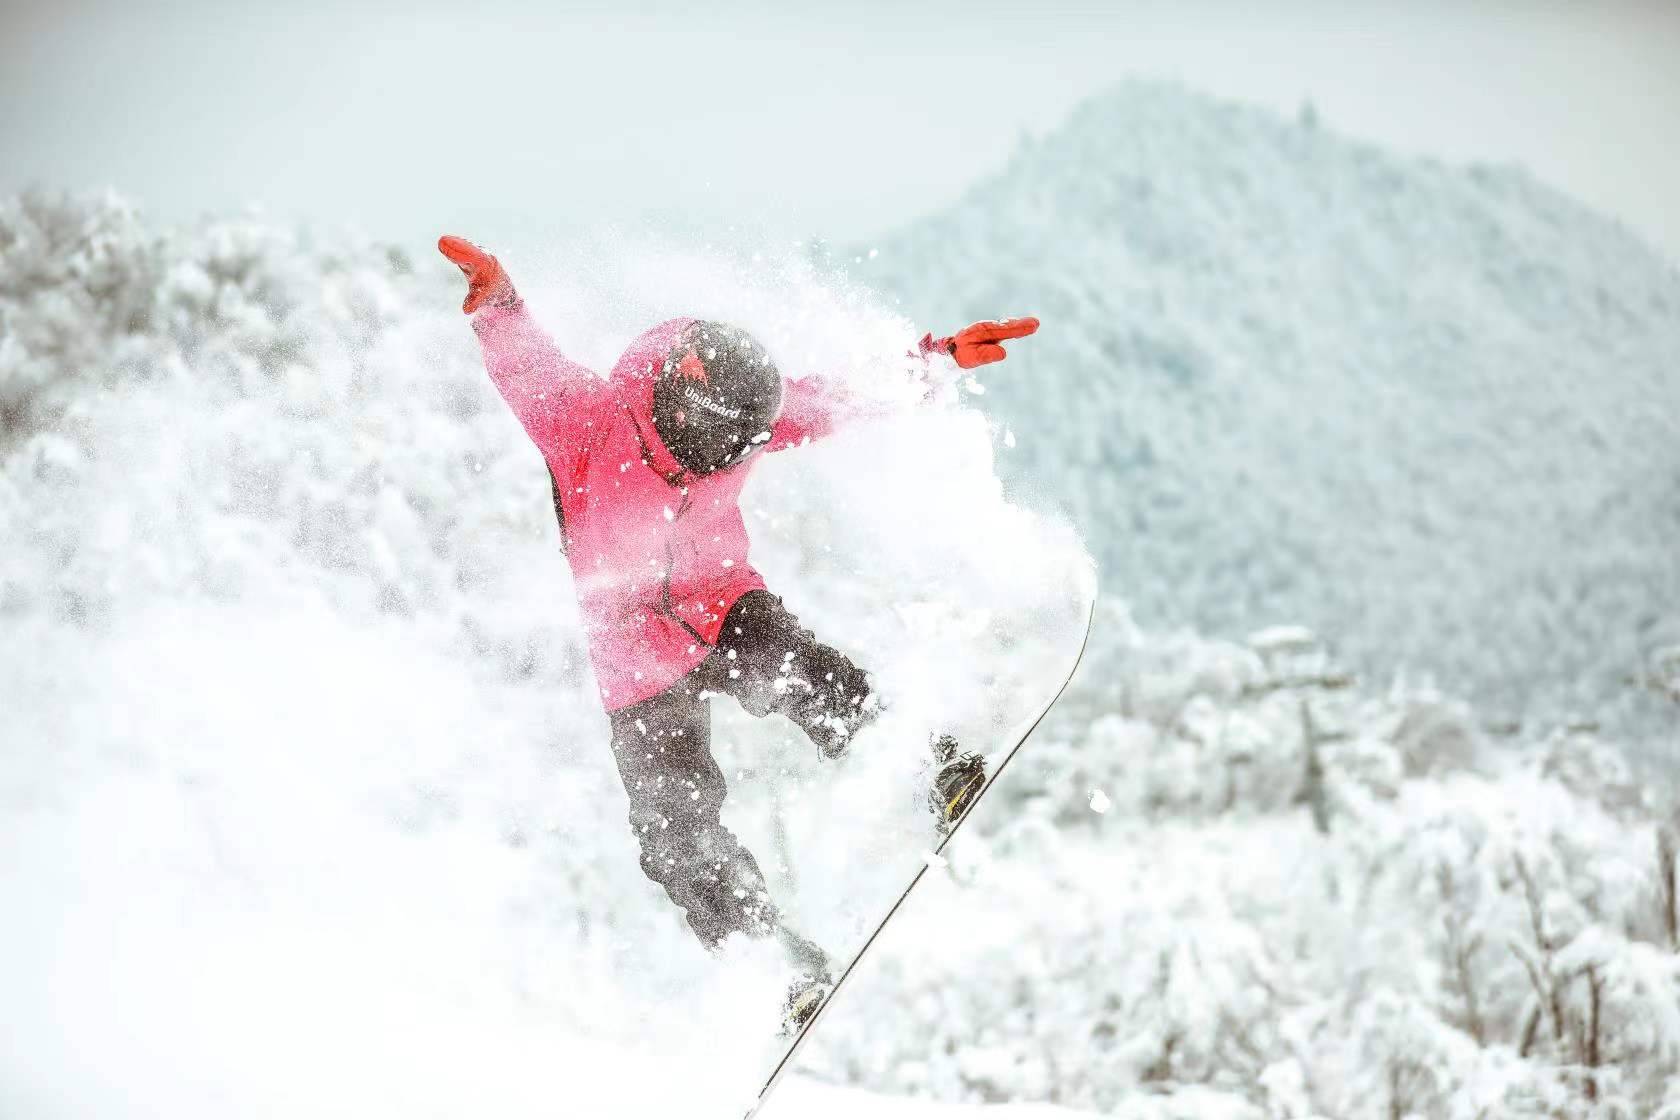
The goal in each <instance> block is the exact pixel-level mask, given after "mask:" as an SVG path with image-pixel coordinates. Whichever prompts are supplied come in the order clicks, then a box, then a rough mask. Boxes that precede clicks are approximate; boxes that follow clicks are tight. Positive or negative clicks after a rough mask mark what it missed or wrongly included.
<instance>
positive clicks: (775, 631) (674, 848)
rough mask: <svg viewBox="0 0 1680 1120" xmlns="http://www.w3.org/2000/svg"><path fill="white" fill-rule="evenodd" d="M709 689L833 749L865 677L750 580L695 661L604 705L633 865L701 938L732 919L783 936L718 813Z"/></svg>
mask: <svg viewBox="0 0 1680 1120" xmlns="http://www.w3.org/2000/svg"><path fill="white" fill-rule="evenodd" d="M712 693H722V694H724V695H726V696H731V697H734V698H735V699H736V700H737V701H738V702H739V703H740V704H741V706H742V707H743V708H745V709H746V710H747V711H748V712H750V713H751V714H753V715H755V716H765V715H769V714H771V713H776V714H779V715H784V716H786V717H788V718H789V719H791V720H792V721H793V722H794V723H796V724H798V725H799V727H800V729H801V730H802V731H804V732H805V734H806V735H807V736H808V737H809V738H810V739H811V741H812V742H813V743H815V744H816V745H817V748H818V749H819V750H820V751H822V753H823V754H824V755H825V756H827V757H829V758H837V757H839V756H840V755H841V754H843V753H844V751H845V749H846V745H847V743H848V742H849V741H850V739H851V737H852V735H853V734H855V733H856V732H857V731H858V730H859V729H860V728H862V727H863V726H864V725H865V724H867V723H868V722H869V721H870V720H871V719H873V718H874V716H875V712H876V710H877V706H876V705H875V704H874V703H873V702H871V701H870V700H869V693H870V686H869V681H868V678H867V675H866V674H865V673H864V671H863V670H861V669H859V668H858V667H857V666H856V665H854V664H853V663H852V662H851V660H850V659H849V658H847V657H846V656H845V655H844V654H842V653H841V652H840V651H839V650H836V649H834V648H833V647H831V646H826V645H823V644H822V643H820V642H818V641H817V640H816V638H815V637H814V636H813V635H812V634H811V632H810V631H809V630H805V629H803V628H802V627H800V625H799V620H798V619H797V618H795V617H794V616H793V615H792V614H791V613H790V612H789V611H788V610H787V608H786V607H784V606H783V605H782V601H781V599H779V598H778V597H776V596H774V595H772V594H770V593H769V592H767V591H749V592H747V593H746V594H744V595H742V596H741V597H740V598H739V599H737V600H736V601H735V604H734V606H732V607H731V608H730V610H729V614H728V615H727V616H725V618H724V622H723V629H722V631H721V633H720V634H719V637H718V644H717V646H716V647H715V648H714V649H713V650H712V652H711V654H710V655H709V656H707V658H706V660H705V661H703V662H701V663H700V664H699V665H698V666H696V667H695V668H694V669H693V670H691V671H690V672H689V673H688V674H687V675H686V676H684V677H683V678H682V680H680V681H678V682H677V683H676V684H674V685H672V686H671V687H670V688H668V689H666V690H665V691H664V692H662V693H660V694H659V695H658V696H654V697H651V698H649V699H647V700H643V701H642V702H641V703H638V704H632V705H630V706H629V707H627V708H622V709H620V710H619V711H616V712H613V713H612V715H611V719H612V746H613V755H614V757H615V758H616V759H617V761H618V773H619V776H620V777H621V778H622V779H623V780H624V791H625V793H626V794H628V795H629V798H630V827H631V829H632V830H633V831H634V832H635V834H636V840H637V842H638V843H639V844H640V845H641V850H642V854H641V865H642V871H643V872H644V873H645V874H646V875H647V877H648V878H649V879H652V880H653V881H654V882H656V883H658V884H659V885H660V886H662V887H664V888H665V892H666V893H667V894H669V895H670V896H671V901H672V902H674V903H676V904H677V905H678V906H680V907H682V909H683V910H684V912H685V913H686V915H687V918H688V924H689V926H690V928H692V929H693V930H694V933H695V936H697V937H699V938H700V940H701V941H702V942H703V943H704V944H706V945H707V946H713V945H716V944H717V943H718V942H719V941H721V940H722V939H723V938H724V937H727V936H728V935H729V934H731V933H735V932H737V931H740V932H745V933H748V934H750V935H752V936H768V935H771V934H781V935H784V936H791V935H790V934H789V931H785V930H783V929H782V926H781V921H780V917H779V915H778V913H777V911H776V908H775V905H774V904H773V903H772V902H771V901H770V896H769V891H768V889H767V887H766V884H765V880H764V875H763V873H762V872H761V871H760V870H759V867H758V861H757V860H755V859H754V858H753V855H752V853H751V852H749V851H748V850H747V849H746V848H745V847H743V846H742V845H741V842H740V841H739V840H738V839H737V838H736V836H735V834H734V833H733V832H731V831H730V830H729V829H728V828H726V827H724V825H723V822H722V820H721V819H720V816H719V814H720V812H721V810H722V808H723V799H724V795H725V794H726V793H727V792H728V790H727V787H726V785H725V783H724V779H723V771H722V770H720V769H719V768H718V764H717V762H716V760H715V759H713V758H712V747H711V738H712V720H711V710H710V699H709V697H710V695H711V694H712ZM792 940H794V941H797V940H798V939H797V938H796V937H793V938H792Z"/></svg>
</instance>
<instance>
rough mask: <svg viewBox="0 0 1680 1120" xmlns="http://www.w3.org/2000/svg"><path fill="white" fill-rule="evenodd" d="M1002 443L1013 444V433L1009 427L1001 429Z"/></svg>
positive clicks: (1009, 445) (1006, 445)
mask: <svg viewBox="0 0 1680 1120" xmlns="http://www.w3.org/2000/svg"><path fill="white" fill-rule="evenodd" d="M1003 445H1004V446H1005V447H1014V446H1015V433H1014V432H1013V431H1012V430H1010V429H1009V428H1005V429H1004V430H1003Z"/></svg>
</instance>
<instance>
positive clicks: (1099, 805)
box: [1091, 789, 1112, 813]
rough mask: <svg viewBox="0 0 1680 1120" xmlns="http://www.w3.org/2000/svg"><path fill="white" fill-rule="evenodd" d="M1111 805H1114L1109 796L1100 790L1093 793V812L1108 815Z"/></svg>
mask: <svg viewBox="0 0 1680 1120" xmlns="http://www.w3.org/2000/svg"><path fill="white" fill-rule="evenodd" d="M1110 804H1112V803H1111V802H1110V801H1109V800H1108V794H1106V793H1104V792H1103V791H1102V790H1100V789H1094V790H1092V791H1091V812H1093V813H1106V812H1108V807H1109V805H1110Z"/></svg>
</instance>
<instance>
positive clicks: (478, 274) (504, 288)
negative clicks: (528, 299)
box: [438, 236, 519, 315]
mask: <svg viewBox="0 0 1680 1120" xmlns="http://www.w3.org/2000/svg"><path fill="white" fill-rule="evenodd" d="M438 252H440V253H442V254H443V255H444V256H446V257H448V258H449V259H450V260H452V261H454V262H455V264H456V265H457V266H458V267H459V268H460V269H461V271H462V272H463V273H465V274H466V277H467V298H466V300H465V301H464V302H463V303H462V304H461V310H462V311H465V312H466V313H467V314H468V315H471V314H472V313H473V312H474V311H477V310H478V309H479V308H480V307H483V306H484V305H485V304H489V305H490V306H491V307H506V308H514V307H518V306H519V293H518V292H516V291H514V290H513V281H512V280H509V279H508V274H507V270H505V269H504V268H502V262H501V261H499V260H497V259H496V258H495V257H492V256H491V255H490V254H489V253H486V252H485V251H484V250H483V249H480V248H479V247H478V246H477V245H474V244H473V243H472V242H471V241H468V240H466V239H465V238H462V237H448V236H445V237H440V238H438Z"/></svg>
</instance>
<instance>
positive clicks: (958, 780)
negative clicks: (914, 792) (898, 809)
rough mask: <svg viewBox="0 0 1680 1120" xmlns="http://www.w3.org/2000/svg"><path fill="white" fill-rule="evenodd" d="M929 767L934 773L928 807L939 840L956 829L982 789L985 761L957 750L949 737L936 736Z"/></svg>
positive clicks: (953, 740)
mask: <svg viewBox="0 0 1680 1120" xmlns="http://www.w3.org/2000/svg"><path fill="white" fill-rule="evenodd" d="M933 764H934V765H935V766H936V767H938V770H937V771H936V772H935V773H934V776H933V788H932V789H931V790H929V791H928V805H929V807H930V808H932V809H933V815H934V817H935V819H937V820H938V822H939V833H940V835H942V836H943V835H946V834H948V833H949V832H950V831H951V830H952V829H953V828H955V827H956V826H957V822H958V821H960V820H962V818H963V814H964V813H966V812H968V809H969V806H971V805H973V804H974V800H975V798H977V797H979V796H980V791H981V790H982V789H984V788H985V787H986V760H985V759H984V758H982V757H981V756H979V755H977V754H969V753H968V752H966V751H963V750H961V749H959V747H958V745H957V741H956V739H955V738H953V737H952V736H950V735H940V736H938V737H937V738H936V739H934V741H933Z"/></svg>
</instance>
